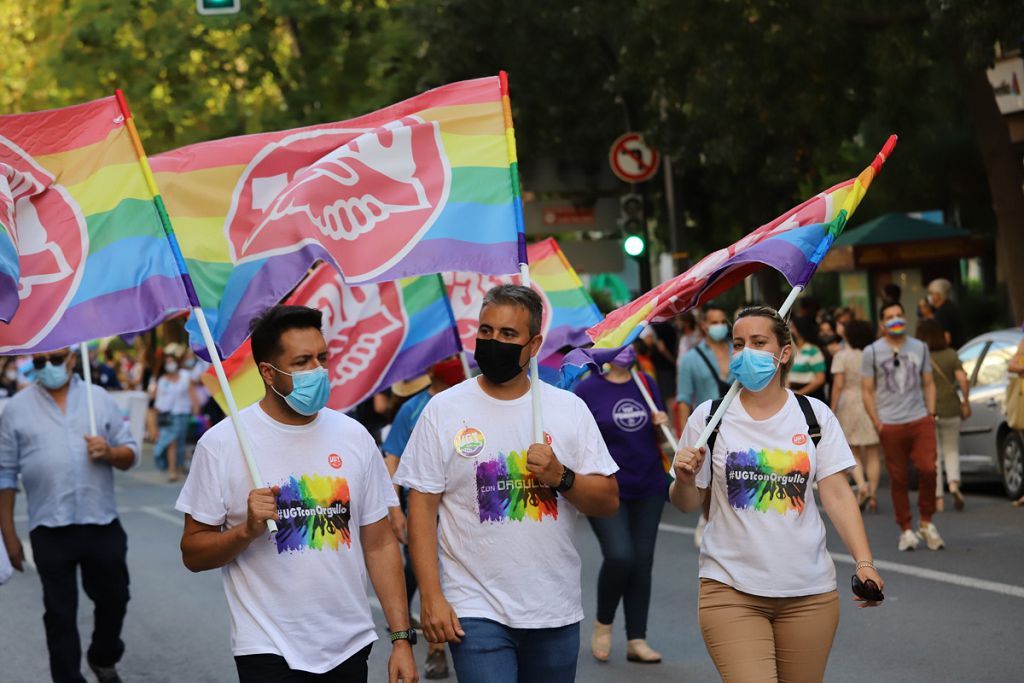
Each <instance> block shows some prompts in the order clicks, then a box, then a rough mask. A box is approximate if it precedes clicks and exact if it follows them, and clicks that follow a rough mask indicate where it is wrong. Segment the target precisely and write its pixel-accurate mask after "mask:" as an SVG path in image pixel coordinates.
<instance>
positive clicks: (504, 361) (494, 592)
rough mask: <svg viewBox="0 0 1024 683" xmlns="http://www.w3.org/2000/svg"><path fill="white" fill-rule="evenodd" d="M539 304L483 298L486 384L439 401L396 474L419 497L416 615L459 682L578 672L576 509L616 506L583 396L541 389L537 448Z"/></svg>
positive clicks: (524, 293)
mask: <svg viewBox="0 0 1024 683" xmlns="http://www.w3.org/2000/svg"><path fill="white" fill-rule="evenodd" d="M542 306H543V305H542V303H541V300H540V297H539V296H537V294H536V293H535V292H534V291H533V290H531V289H529V288H528V287H521V286H518V285H501V286H499V287H495V288H494V289H492V290H491V291H489V292H488V293H487V295H486V296H485V297H484V303H483V306H482V308H481V310H480V326H479V329H478V332H477V342H476V354H475V357H476V362H477V365H479V366H480V371H481V372H482V373H483V374H482V376H480V377H476V378H473V379H469V380H466V381H465V382H462V383H460V384H458V385H457V386H455V387H453V388H451V389H449V390H448V391H445V392H444V393H441V394H438V395H437V396H435V397H434V398H433V399H431V401H430V403H428V404H427V406H426V408H424V410H423V413H422V415H421V416H420V419H419V421H418V422H417V423H416V428H415V429H414V430H413V434H412V437H411V439H410V440H409V443H408V445H407V446H406V449H405V452H404V453H403V455H402V461H401V464H400V465H399V467H398V471H397V473H396V476H395V481H396V482H397V483H399V484H401V485H402V486H405V487H407V488H409V489H410V496H409V541H410V548H411V551H412V560H413V566H414V568H415V570H416V578H417V580H418V582H419V585H420V596H421V613H420V621H421V623H422V624H423V629H424V633H425V635H426V637H427V639H428V640H430V641H431V642H445V641H447V642H448V643H449V644H450V647H451V651H452V660H453V661H454V664H455V672H456V675H457V676H458V679H459V680H460V681H463V682H468V683H473V681H479V680H487V681H509V682H510V683H512V682H514V681H521V680H528V681H551V682H555V683H558V682H561V681H572V680H573V679H574V678H575V674H576V655H577V653H578V651H579V638H580V635H579V622H580V620H581V619H582V618H583V610H582V607H581V595H580V592H581V591H580V559H579V555H578V554H577V553H576V549H575V546H574V545H573V536H574V525H575V519H576V514H577V512H583V513H585V514H588V515H591V516H597V517H602V516H609V515H612V514H614V513H615V511H616V509H617V508H618V486H617V484H616V482H615V479H614V478H613V477H612V476H611V475H612V474H613V473H614V472H615V471H616V470H617V469H618V468H617V467H616V465H615V462H614V461H613V460H612V458H611V456H610V455H609V453H608V449H607V447H606V446H605V444H604V441H603V440H602V438H601V434H600V432H599V431H598V428H597V424H596V423H595V422H594V418H593V415H592V414H591V413H590V411H589V409H588V408H587V407H586V405H585V404H584V403H583V402H582V401H581V400H580V399H579V398H578V397H576V396H575V395H573V394H571V393H569V392H567V391H562V390H560V389H556V388H554V387H552V386H550V385H547V384H543V385H541V389H540V390H541V403H542V406H543V411H544V416H545V428H546V432H545V441H546V443H543V444H539V443H532V442H533V415H532V409H531V397H530V390H531V387H530V379H529V377H528V374H527V372H526V368H527V367H528V365H529V362H530V358H531V357H532V356H535V355H536V354H537V352H538V351H539V350H540V348H541V345H542V343H543V337H542V336H541V318H542V313H543V310H542ZM439 512H440V528H439V526H438V513H439ZM439 545H440V551H441V553H442V554H443V557H444V561H443V562H442V563H441V568H440V569H442V570H443V572H444V586H445V589H444V591H443V592H442V589H441V578H440V571H439V566H438V564H439V563H438V546H439Z"/></svg>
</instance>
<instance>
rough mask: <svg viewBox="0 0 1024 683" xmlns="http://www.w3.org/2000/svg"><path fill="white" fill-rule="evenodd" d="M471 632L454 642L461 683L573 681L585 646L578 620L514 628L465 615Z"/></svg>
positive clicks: (462, 621) (464, 626) (465, 628)
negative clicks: (541, 626) (577, 663)
mask: <svg viewBox="0 0 1024 683" xmlns="http://www.w3.org/2000/svg"><path fill="white" fill-rule="evenodd" d="M459 623H460V624H462V630H463V631H465V632H466V635H464V636H463V637H462V642H461V643H449V644H448V647H449V648H450V649H451V651H452V662H453V663H454V664H455V675H456V677H457V678H458V679H459V682H460V683H535V682H537V681H543V682H544V683H572V681H575V680H576V658H577V655H579V651H580V625H579V623H578V622H577V623H575V624H569V625H568V626H560V627H558V628H510V627H508V626H505V625H504V624H499V623H498V622H496V621H492V620H491V619H478V618H475V617H467V618H466V619H460V620H459Z"/></svg>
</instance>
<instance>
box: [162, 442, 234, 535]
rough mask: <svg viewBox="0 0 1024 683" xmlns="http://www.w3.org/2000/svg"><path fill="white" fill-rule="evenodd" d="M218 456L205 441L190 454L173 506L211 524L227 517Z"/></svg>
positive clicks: (220, 523)
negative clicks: (189, 463)
mask: <svg viewBox="0 0 1024 683" xmlns="http://www.w3.org/2000/svg"><path fill="white" fill-rule="evenodd" d="M220 470H221V468H220V463H219V462H218V460H217V457H216V456H215V455H214V454H213V452H211V451H210V450H209V449H208V448H207V444H206V442H205V441H204V440H200V441H199V443H198V444H197V445H196V450H195V453H193V454H192V467H191V469H190V470H189V473H188V478H187V479H185V485H184V486H183V487H182V489H181V493H180V494H179V495H178V500H177V502H176V503H175V504H174V509H175V510H178V511H179V512H184V513H185V514H187V515H191V516H192V519H194V520H196V521H197V522H201V523H202V524H209V525H210V526H222V525H223V524H224V522H225V521H226V520H227V517H228V506H227V501H225V500H224V489H223V486H222V482H221V471H220Z"/></svg>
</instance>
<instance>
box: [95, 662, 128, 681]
mask: <svg viewBox="0 0 1024 683" xmlns="http://www.w3.org/2000/svg"><path fill="white" fill-rule="evenodd" d="M89 668H90V669H92V672H93V673H94V674H96V680H97V681H99V683H121V677H120V676H118V675H117V667H116V666H97V665H95V664H93V663H92V662H89Z"/></svg>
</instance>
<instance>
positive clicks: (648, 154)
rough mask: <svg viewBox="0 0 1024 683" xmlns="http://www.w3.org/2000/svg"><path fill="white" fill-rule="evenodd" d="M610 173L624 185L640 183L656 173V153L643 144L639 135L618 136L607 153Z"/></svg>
mask: <svg viewBox="0 0 1024 683" xmlns="http://www.w3.org/2000/svg"><path fill="white" fill-rule="evenodd" d="M608 161H609V163H611V166H612V172H613V173H614V174H615V175H616V176H617V177H618V178H619V180H621V181H623V182H626V183H642V182H644V181H645V180H650V179H651V178H652V177H654V174H655V173H657V172H658V161H659V157H658V152H657V151H656V150H654V149H653V148H651V147H649V146H648V145H647V143H646V142H644V139H643V136H642V135H640V133H626V134H625V135H620V136H619V138H618V139H617V140H615V142H614V143H612V149H611V151H610V152H609V153H608Z"/></svg>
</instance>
